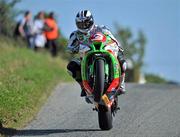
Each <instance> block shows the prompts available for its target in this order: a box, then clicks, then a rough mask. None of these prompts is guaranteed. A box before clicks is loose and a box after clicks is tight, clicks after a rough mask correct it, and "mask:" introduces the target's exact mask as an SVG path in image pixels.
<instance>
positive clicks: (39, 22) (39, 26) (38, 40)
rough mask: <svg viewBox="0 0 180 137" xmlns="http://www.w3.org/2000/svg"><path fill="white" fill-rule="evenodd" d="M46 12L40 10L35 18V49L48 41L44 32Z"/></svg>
mask: <svg viewBox="0 0 180 137" xmlns="http://www.w3.org/2000/svg"><path fill="white" fill-rule="evenodd" d="M44 19H45V18H44V12H42V11H41V12H39V13H38V14H37V16H36V17H35V20H34V27H33V28H34V29H33V31H34V45H35V47H34V48H35V50H38V48H43V47H44V46H45V43H46V37H45V34H44V29H45V25H44Z"/></svg>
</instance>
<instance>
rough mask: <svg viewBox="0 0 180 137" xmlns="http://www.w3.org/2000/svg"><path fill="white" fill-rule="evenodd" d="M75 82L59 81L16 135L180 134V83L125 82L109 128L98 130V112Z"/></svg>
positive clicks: (106, 136)
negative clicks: (115, 113)
mask: <svg viewBox="0 0 180 137" xmlns="http://www.w3.org/2000/svg"><path fill="white" fill-rule="evenodd" d="M79 95H80V87H79V86H78V85H77V84H76V83H69V84H61V85H59V86H58V87H57V88H56V89H55V91H54V92H53V93H52V95H51V97H50V98H49V99H48V101H47V102H46V103H45V105H44V106H43V107H42V109H41V110H40V112H39V113H38V115H37V117H36V118H35V119H34V120H33V121H32V122H31V123H30V124H29V125H28V126H27V127H25V128H24V129H22V130H17V133H16V136H33V137H37V136H38V137H41V136H43V137H180V86H175V85H156V84H148V85H137V84H127V94H126V95H122V96H121V97H120V98H119V104H120V107H121V110H120V111H119V112H118V113H117V115H116V117H115V119H114V122H113V123H114V124H113V125H114V127H113V129H112V130H110V131H101V130H100V129H99V126H98V120H97V119H98V115H97V112H95V111H92V108H93V106H92V105H89V104H86V103H85V101H84V99H83V98H80V96H79Z"/></svg>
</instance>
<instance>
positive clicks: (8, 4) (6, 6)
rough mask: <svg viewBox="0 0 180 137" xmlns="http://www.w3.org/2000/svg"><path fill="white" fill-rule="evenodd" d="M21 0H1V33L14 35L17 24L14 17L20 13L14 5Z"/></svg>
mask: <svg viewBox="0 0 180 137" xmlns="http://www.w3.org/2000/svg"><path fill="white" fill-rule="evenodd" d="M18 2H20V0H0V34H3V35H6V36H12V35H13V30H14V26H15V24H16V22H15V20H14V18H15V17H16V16H17V15H18V14H19V13H20V11H17V10H16V9H15V8H14V7H15V5H16V4H17V3H18Z"/></svg>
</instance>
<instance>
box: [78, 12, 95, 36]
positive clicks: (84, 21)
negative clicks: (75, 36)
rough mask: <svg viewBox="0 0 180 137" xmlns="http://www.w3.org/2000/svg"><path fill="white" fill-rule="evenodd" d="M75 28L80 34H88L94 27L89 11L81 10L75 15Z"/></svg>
mask: <svg viewBox="0 0 180 137" xmlns="http://www.w3.org/2000/svg"><path fill="white" fill-rule="evenodd" d="M76 26H77V28H78V30H79V31H80V32H82V33H88V32H89V31H90V30H91V29H92V28H93V26H94V19H93V16H92V14H91V12H90V11H89V10H82V11H80V12H78V14H77V15H76Z"/></svg>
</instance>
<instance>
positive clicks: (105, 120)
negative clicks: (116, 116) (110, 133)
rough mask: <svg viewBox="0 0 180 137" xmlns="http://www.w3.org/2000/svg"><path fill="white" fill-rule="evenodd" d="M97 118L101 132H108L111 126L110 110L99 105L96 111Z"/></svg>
mask: <svg viewBox="0 0 180 137" xmlns="http://www.w3.org/2000/svg"><path fill="white" fill-rule="evenodd" d="M98 118H99V127H100V128H101V129H102V130H110V129H111V128H112V127H113V125H112V121H113V118H112V112H111V109H109V108H107V107H106V106H103V105H99V111H98Z"/></svg>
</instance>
